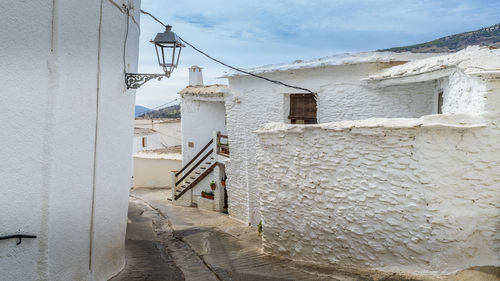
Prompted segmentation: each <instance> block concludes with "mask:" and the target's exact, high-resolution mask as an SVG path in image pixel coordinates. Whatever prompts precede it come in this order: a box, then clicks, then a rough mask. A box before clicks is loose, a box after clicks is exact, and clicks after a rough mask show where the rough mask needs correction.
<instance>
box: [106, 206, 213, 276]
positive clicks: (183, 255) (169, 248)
mask: <svg viewBox="0 0 500 281" xmlns="http://www.w3.org/2000/svg"><path fill="white" fill-rule="evenodd" d="M128 219H129V221H128V224H127V235H126V241H125V250H126V265H125V268H124V269H123V270H122V272H120V273H119V274H118V275H117V276H116V277H114V278H112V279H111V280H112V281H122V280H123V281H128V280H141V281H143V280H154V281H156V280H169V281H170V280H172V281H177V280H179V281H180V280H192V281H205V280H206V281H218V279H217V278H216V277H215V274H214V273H213V272H211V271H210V269H209V268H208V267H207V266H206V265H205V264H204V263H203V261H202V260H201V259H200V258H199V257H198V255H197V254H196V253H195V252H194V251H193V250H192V249H191V248H190V247H189V246H188V245H186V244H185V243H184V242H182V241H179V240H178V239H175V238H174V237H173V235H172V232H171V229H170V227H169V226H168V224H167V221H166V220H165V218H164V217H162V216H161V215H160V214H159V213H158V212H157V211H156V210H154V209H152V208H151V207H150V206H149V205H147V204H145V203H144V202H143V201H141V200H138V199H134V198H131V199H130V201H129V211H128Z"/></svg>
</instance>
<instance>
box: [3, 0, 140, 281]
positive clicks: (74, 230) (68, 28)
mask: <svg viewBox="0 0 500 281" xmlns="http://www.w3.org/2000/svg"><path fill="white" fill-rule="evenodd" d="M114 2H116V3H118V7H117V6H115V5H114V4H113V3H112V1H100V0H99V1H98V0H89V1H77V0H65V1H2V4H0V6H1V9H0V24H1V26H2V29H1V30H0V38H1V41H2V50H1V52H0V60H1V61H2V67H1V69H0V76H1V77H2V94H1V97H0V100H1V102H0V104H1V106H2V110H0V120H2V124H4V125H3V126H2V130H1V132H0V144H1V146H2V153H1V155H2V158H1V161H0V185H1V186H2V188H1V190H2V193H1V196H0V206H2V214H1V215H0V237H5V236H9V235H17V234H22V235H33V236H36V238H34V239H31V238H23V239H22V243H21V244H19V245H16V242H18V241H17V239H5V240H3V239H2V240H0V279H1V280H107V279H109V278H110V277H112V276H113V275H115V274H116V273H118V272H119V271H120V270H121V269H122V268H123V266H124V264H125V257H124V240H125V229H126V224H127V218H126V216H127V205H128V191H129V187H130V184H131V178H130V175H131V169H132V159H131V157H130V155H131V152H132V136H133V118H134V103H135V93H134V91H130V90H126V86H125V82H124V71H127V72H136V70H137V55H138V40H139V19H140V16H139V15H140V14H139V13H140V1H138V0H137V1H122V0H114ZM122 4H124V5H126V7H128V9H130V14H131V15H130V17H129V18H128V22H129V32H128V36H127V38H128V39H127V44H126V49H125V50H124V43H125V42H124V40H125V33H126V30H127V26H126V23H127V13H126V12H125V11H124V10H123V8H120V7H122ZM124 51H125V54H123V52H124ZM124 55H125V65H124V61H123V60H124ZM12 120H15V122H11V121H12ZM6 121H9V122H6Z"/></svg>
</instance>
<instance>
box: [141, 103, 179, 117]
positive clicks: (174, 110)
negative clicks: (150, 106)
mask: <svg viewBox="0 0 500 281" xmlns="http://www.w3.org/2000/svg"><path fill="white" fill-rule="evenodd" d="M136 112H137V111H136ZM136 117H147V118H151V117H152V118H181V106H180V105H179V104H177V105H172V106H168V107H164V108H162V109H158V110H153V111H151V112H147V113H146V114H140V115H139V116H137V115H136Z"/></svg>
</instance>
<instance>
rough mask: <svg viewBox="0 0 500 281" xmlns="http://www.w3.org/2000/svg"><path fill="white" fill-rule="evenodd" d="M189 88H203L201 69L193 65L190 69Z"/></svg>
mask: <svg viewBox="0 0 500 281" xmlns="http://www.w3.org/2000/svg"><path fill="white" fill-rule="evenodd" d="M189 86H203V75H202V74H201V67H199V66H197V65H193V66H191V67H190V68H189Z"/></svg>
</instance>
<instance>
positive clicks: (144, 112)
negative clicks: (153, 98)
mask: <svg viewBox="0 0 500 281" xmlns="http://www.w3.org/2000/svg"><path fill="white" fill-rule="evenodd" d="M178 100H179V99H174V100H171V101H169V102H167V103H164V104H162V105H159V106H157V107H153V108H150V109H148V110H145V111H142V112H140V113H139V114H138V116H141V115H146V114H147V113H150V112H153V111H155V110H157V109H159V108H162V107H164V106H166V105H169V104H171V103H173V102H175V101H178Z"/></svg>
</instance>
